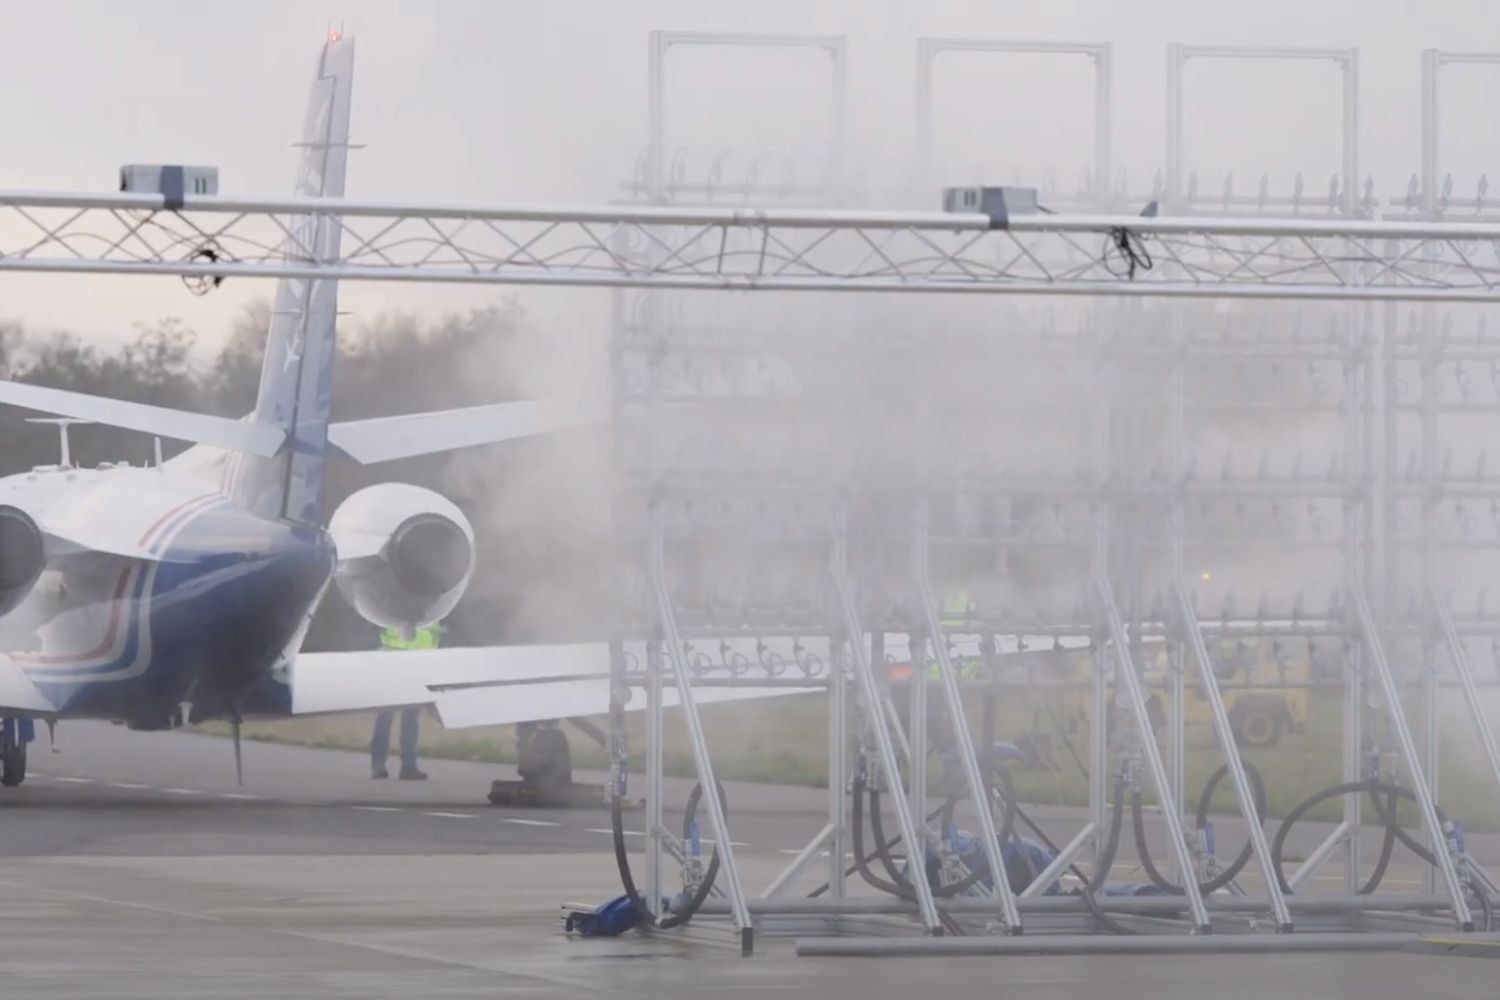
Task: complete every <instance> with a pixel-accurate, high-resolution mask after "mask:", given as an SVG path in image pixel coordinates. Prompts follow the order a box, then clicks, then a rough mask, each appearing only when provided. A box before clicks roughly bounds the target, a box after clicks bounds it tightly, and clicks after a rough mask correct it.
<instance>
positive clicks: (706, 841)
mask: <svg viewBox="0 0 1500 1000" xmlns="http://www.w3.org/2000/svg"><path fill="white" fill-rule="evenodd" d="M699 843H700V844H712V843H713V841H712V840H709V839H708V838H707V837H704V838H702V839H701V840H699ZM729 846H730V847H749V846H750V845H749V844H745V843H741V842H740V841H738V840H731V841H730V842H729Z"/></svg>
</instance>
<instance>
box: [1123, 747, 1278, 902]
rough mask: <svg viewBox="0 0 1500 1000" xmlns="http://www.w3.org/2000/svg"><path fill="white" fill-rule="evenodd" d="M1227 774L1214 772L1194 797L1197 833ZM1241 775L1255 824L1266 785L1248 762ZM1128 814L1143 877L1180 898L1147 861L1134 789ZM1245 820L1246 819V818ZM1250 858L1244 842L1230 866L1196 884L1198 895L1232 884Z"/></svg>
mask: <svg viewBox="0 0 1500 1000" xmlns="http://www.w3.org/2000/svg"><path fill="white" fill-rule="evenodd" d="M1228 773H1229V765H1228V764H1225V765H1224V766H1222V767H1220V768H1219V769H1218V770H1217V771H1215V772H1214V773H1213V777H1211V778H1209V779H1208V784H1206V785H1204V786H1203V794H1202V795H1200V796H1198V814H1197V817H1196V818H1197V824H1198V829H1199V830H1203V829H1204V828H1205V827H1207V826H1208V812H1209V809H1210V808H1212V806H1213V798H1214V792H1215V791H1217V790H1218V788H1219V782H1221V781H1223V780H1224V777H1225V776H1226V775H1227V774H1228ZM1245 773H1246V774H1247V775H1249V777H1250V785H1251V793H1252V795H1253V797H1254V801H1255V816H1256V822H1259V818H1260V817H1262V816H1264V815H1265V814H1266V783H1265V781H1264V780H1263V779H1262V778H1261V774H1260V771H1258V770H1256V769H1255V767H1254V766H1253V765H1251V764H1250V763H1248V762H1247V763H1246V764H1245ZM1130 813H1131V823H1132V827H1133V829H1134V832H1135V849H1136V852H1137V853H1138V854H1139V855H1140V858H1141V867H1142V868H1143V869H1145V871H1146V877H1147V878H1149V879H1150V880H1151V882H1152V884H1153V885H1155V886H1156V887H1157V888H1158V889H1160V890H1162V891H1163V892H1166V893H1169V894H1171V895H1173V896H1181V895H1183V894H1184V892H1183V888H1182V886H1180V885H1177V884H1176V883H1174V882H1172V881H1170V880H1169V879H1167V878H1166V877H1165V876H1164V875H1162V873H1161V871H1160V870H1158V869H1157V867H1156V862H1155V860H1154V859H1153V858H1152V857H1151V848H1150V847H1149V846H1148V845H1147V842H1146V818H1145V808H1144V804H1143V803H1142V801H1141V792H1140V789H1136V790H1135V791H1133V792H1131V793H1130ZM1246 819H1247V820H1248V819H1249V817H1246ZM1254 854H1255V845H1254V844H1253V843H1252V842H1251V841H1250V840H1248V839H1247V840H1246V841H1245V846H1244V848H1243V849H1242V850H1241V851H1240V853H1239V854H1238V855H1237V856H1236V857H1235V859H1234V861H1232V862H1230V864H1229V866H1228V867H1226V868H1225V869H1224V870H1223V871H1222V872H1220V873H1219V874H1217V875H1215V876H1214V877H1213V878H1211V879H1209V880H1208V881H1206V882H1200V883H1198V892H1199V893H1200V894H1202V895H1204V896H1207V895H1209V894H1211V893H1215V892H1218V891H1219V890H1220V889H1222V888H1224V887H1225V886H1226V885H1228V884H1229V883H1230V882H1233V881H1234V880H1235V879H1236V878H1237V877H1239V874H1240V872H1242V871H1244V869H1245V866H1246V865H1248V864H1249V863H1250V859H1251V858H1252V857H1253V856H1254Z"/></svg>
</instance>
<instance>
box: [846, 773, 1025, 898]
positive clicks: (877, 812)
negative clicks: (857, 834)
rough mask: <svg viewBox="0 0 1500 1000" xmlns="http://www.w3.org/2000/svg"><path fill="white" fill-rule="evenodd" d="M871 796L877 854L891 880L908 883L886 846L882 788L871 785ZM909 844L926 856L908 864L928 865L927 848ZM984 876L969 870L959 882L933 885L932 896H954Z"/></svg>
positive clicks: (976, 871) (873, 831)
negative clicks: (881, 802) (882, 813)
mask: <svg viewBox="0 0 1500 1000" xmlns="http://www.w3.org/2000/svg"><path fill="white" fill-rule="evenodd" d="M869 796H870V832H871V833H873V834H874V835H875V841H876V843H877V845H879V846H877V848H876V854H877V856H878V857H879V858H880V863H881V865H882V866H883V867H884V868H885V871H886V874H887V875H889V876H890V877H891V880H892V881H893V882H895V883H896V884H898V885H908V884H909V882H908V880H907V877H906V876H905V875H903V874H902V873H901V870H900V869H899V868H897V867H896V859H895V858H893V857H891V852H890V849H889V848H888V847H885V844H886V843H887V838H886V835H885V822H884V820H882V819H881V809H880V790H879V789H877V788H876V787H875V786H874V785H870V786H869ZM947 829H948V828H947V826H946V825H945V826H944V828H943V831H944V834H945V835H946V833H947ZM907 846H908V849H909V850H910V851H912V852H913V853H915V852H917V851H919V850H922V851H923V854H924V856H923V857H921V858H915V857H908V858H907V861H906V863H907V865H908V866H915V865H918V864H920V865H922V866H923V867H924V868H925V867H926V865H927V858H926V856H925V849H924V847H923V845H920V844H909V845H907ZM983 877H984V871H983V870H982V869H979V870H975V871H971V872H969V874H967V875H965V876H964V877H963V878H961V879H959V880H958V881H957V882H949V883H948V884H947V885H935V886H932V896H933V898H934V899H950V898H952V897H954V896H957V895H960V894H962V893H965V892H967V891H969V890H970V889H972V888H973V887H974V886H976V885H978V884H979V881H980V879H982V878H983ZM994 877H996V878H1004V877H1005V873H1004V872H1003V871H1002V872H998V873H996V874H995V876H994Z"/></svg>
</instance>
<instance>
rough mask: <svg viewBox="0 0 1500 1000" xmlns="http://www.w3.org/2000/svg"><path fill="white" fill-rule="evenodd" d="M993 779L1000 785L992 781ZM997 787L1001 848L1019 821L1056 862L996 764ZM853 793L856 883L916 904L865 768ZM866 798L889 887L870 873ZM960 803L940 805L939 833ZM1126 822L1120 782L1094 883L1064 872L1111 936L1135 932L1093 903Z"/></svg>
mask: <svg viewBox="0 0 1500 1000" xmlns="http://www.w3.org/2000/svg"><path fill="white" fill-rule="evenodd" d="M997 775H998V779H997V777H996V776H997ZM997 781H998V784H1000V786H1001V788H1000V789H999V791H1000V794H1001V795H1002V797H1003V799H1004V808H1005V812H1004V816H1005V820H1004V823H1003V826H1002V829H1003V833H1001V834H1000V840H1001V842H1002V843H1004V842H1005V841H1006V840H1007V839H1009V837H1010V836H1011V835H1012V834H1013V833H1014V830H1015V823H1016V822H1018V821H1019V822H1020V823H1022V824H1024V825H1025V826H1026V828H1027V829H1028V830H1030V831H1031V833H1032V835H1033V836H1035V837H1036V839H1037V840H1038V841H1039V842H1041V843H1042V844H1043V845H1044V846H1045V847H1046V848H1047V849H1048V850H1049V851H1051V852H1052V853H1053V855H1054V856H1055V855H1057V854H1058V853H1060V848H1059V847H1058V846H1057V844H1056V843H1054V842H1053V841H1052V839H1051V838H1050V837H1048V836H1047V834H1046V833H1045V832H1044V831H1043V830H1042V828H1041V827H1040V826H1039V825H1038V824H1037V823H1036V821H1035V820H1033V819H1032V818H1031V817H1030V816H1029V815H1027V813H1026V811H1025V810H1024V809H1022V808H1021V806H1020V802H1019V801H1018V797H1017V795H1016V792H1015V783H1014V780H1013V779H1012V778H1011V776H1010V772H1009V770H1007V769H1006V768H1004V767H1001V766H999V765H998V764H994V763H991V766H990V767H989V769H988V771H987V774H986V782H985V784H986V789H987V790H988V791H989V792H991V793H992V794H993V793H994V792H995V791H996V788H995V785H996V783H997ZM853 793H854V812H853V817H852V820H853V826H854V831H853V836H854V857H855V867H856V868H857V869H858V871H859V874H860V877H862V878H863V879H864V880H865V882H866V883H868V884H869V885H871V886H872V887H874V888H876V889H879V890H880V891H882V892H887V893H890V894H891V895H895V896H899V897H901V898H903V899H908V900H910V899H914V898H915V897H916V893H915V891H914V890H913V889H912V888H911V884H910V882H909V881H907V879H906V878H905V876H904V875H902V874H901V871H900V870H899V869H898V868H897V867H896V863H895V859H894V858H892V857H891V855H890V847H891V846H892V845H894V843H895V842H896V840H897V839H899V838H890V839H887V838H886V837H885V836H884V825H883V823H882V821H881V818H880V815H881V814H880V793H879V792H878V791H877V790H876V789H874V788H868V790H867V781H866V779H865V774H864V768H862V767H861V768H858V769H856V771H855V775H854V788H853ZM866 794H868V796H869V799H870V827H871V832H872V833H874V835H875V837H876V839H877V846H876V849H875V850H874V851H873V852H872V855H869V856H875V857H879V858H880V861H881V864H882V865H883V866H884V867H885V869H886V874H887V875H889V876H890V880H889V881H886V880H885V879H881V878H880V877H879V876H878V875H876V874H875V873H874V872H872V871H870V869H869V856H867V855H866V854H865V851H864V820H863V810H864V799H865V797H866ZM962 798H963V796H962V794H961V793H958V792H955V793H953V794H950V795H949V797H948V799H947V801H945V802H944V803H943V805H942V807H941V808H940V809H939V810H937V811H935V812H934V814H933V815H934V816H941V817H942V820H943V828H944V829H945V830H946V829H950V828H951V823H952V818H953V811H954V809H955V807H956V806H957V804H958V802H959V801H961V800H962ZM927 818H928V819H932V818H933V816H929V817H927ZM1124 819H1125V786H1124V783H1123V782H1121V783H1117V784H1116V785H1115V794H1114V805H1113V808H1112V810H1111V814H1110V824H1109V832H1108V835H1107V836H1106V838H1105V843H1104V849H1103V850H1102V851H1101V852H1100V854H1099V858H1098V864H1097V867H1096V869H1095V872H1094V875H1093V876H1092V877H1090V876H1087V875H1085V874H1084V873H1083V871H1082V870H1081V869H1079V867H1078V866H1077V865H1076V864H1072V865H1069V866H1068V868H1069V871H1071V872H1072V873H1073V876H1074V877H1075V878H1077V879H1078V881H1079V883H1080V884H1081V888H1080V890H1079V896H1080V897H1081V898H1082V900H1083V903H1084V906H1086V907H1087V908H1088V911H1089V914H1090V915H1091V916H1092V917H1093V918H1094V920H1095V922H1096V923H1098V925H1099V926H1100V928H1102V929H1103V930H1106V931H1109V932H1110V933H1113V934H1122V935H1125V934H1133V933H1134V932H1133V931H1132V930H1131V929H1130V928H1129V927H1127V926H1125V925H1124V924H1122V923H1121V922H1120V921H1118V920H1116V919H1114V918H1113V917H1111V916H1110V915H1109V914H1108V913H1106V912H1105V911H1104V909H1103V908H1102V907H1100V906H1099V903H1098V901H1097V900H1096V899H1095V898H1094V897H1095V894H1097V893H1098V892H1099V891H1100V890H1101V889H1103V887H1104V883H1105V880H1106V879H1107V878H1108V877H1109V871H1110V868H1111V867H1113V865H1114V861H1115V857H1116V855H1117V854H1118V853H1119V848H1120V831H1121V830H1122V829H1123V828H1124V825H1125V824H1124ZM910 863H912V864H915V863H916V859H912V861H911V862H910ZM981 875H982V873H970V874H969V875H968V876H965V877H964V878H962V879H960V880H958V881H957V882H953V883H950V884H949V885H946V886H941V887H937V886H934V887H933V896H934V897H935V898H940V899H941V898H947V897H950V896H954V895H957V894H958V893H960V892H963V891H965V890H967V889H968V888H970V887H972V886H973V885H975V884H976V883H977V882H978V881H979V878H980V877H981ZM992 877H995V878H1004V877H1006V876H1005V873H1004V872H1003V871H1002V872H997V873H994V874H993V876H992ZM940 916H941V917H942V919H943V922H944V926H945V927H948V929H949V930H950V931H951V932H952V933H954V934H962V933H963V931H962V928H961V927H960V926H959V925H958V924H957V923H956V922H955V921H953V920H952V918H951V917H949V916H948V915H947V914H940Z"/></svg>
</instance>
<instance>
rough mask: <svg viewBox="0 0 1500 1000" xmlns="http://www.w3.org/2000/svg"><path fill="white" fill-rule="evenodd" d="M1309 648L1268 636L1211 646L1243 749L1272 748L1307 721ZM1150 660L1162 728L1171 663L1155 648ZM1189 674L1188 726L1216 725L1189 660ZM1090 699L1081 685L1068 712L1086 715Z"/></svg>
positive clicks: (1084, 670)
mask: <svg viewBox="0 0 1500 1000" xmlns="http://www.w3.org/2000/svg"><path fill="white" fill-rule="evenodd" d="M1304 647H1305V643H1301V642H1291V641H1281V640H1273V639H1268V638H1263V637H1247V638H1244V639H1224V640H1220V641H1211V642H1210V643H1209V653H1210V655H1211V656H1212V657H1213V658H1214V661H1215V663H1214V676H1215V677H1216V678H1217V679H1218V682H1219V692H1220V694H1221V695H1222V696H1223V698H1224V708H1225V710H1226V711H1227V712H1228V715H1229V726H1230V730H1231V731H1232V732H1233V734H1234V738H1235V742H1236V743H1238V744H1239V745H1240V746H1241V747H1244V748H1265V747H1273V746H1275V745H1276V744H1277V743H1279V742H1281V738H1282V736H1284V735H1285V734H1286V733H1288V732H1292V733H1298V732H1301V731H1302V728H1303V726H1304V725H1305V724H1306V722H1307V703H1308V681H1309V679H1310V668H1309V663H1310V657H1309V656H1308V655H1307V654H1306V650H1305V648H1304ZM1148 649H1151V647H1148ZM1145 659H1146V662H1145V664H1144V668H1145V669H1144V671H1143V673H1144V678H1143V679H1144V680H1145V682H1146V686H1147V692H1148V696H1147V705H1146V708H1147V711H1148V712H1149V713H1150V714H1151V721H1152V724H1153V725H1154V726H1155V727H1157V728H1160V727H1161V726H1162V725H1163V724H1164V723H1165V722H1166V717H1167V693H1166V683H1167V670H1168V666H1169V664H1168V653H1167V648H1166V646H1165V645H1164V644H1162V645H1156V646H1155V648H1154V649H1151V651H1150V652H1149V653H1148V654H1147V656H1146V658H1145ZM1077 665H1078V667H1079V668H1080V669H1079V671H1078V674H1079V679H1080V681H1086V680H1087V678H1088V671H1089V670H1090V669H1091V665H1090V662H1089V659H1088V658H1087V657H1078V658H1077ZM1184 670H1185V672H1184V685H1183V687H1184V692H1183V700H1182V701H1183V704H1182V712H1183V718H1184V721H1185V722H1186V724H1188V725H1201V726H1211V725H1212V724H1213V712H1212V710H1211V709H1210V707H1209V704H1208V699H1207V698H1206V697H1205V696H1204V694H1203V682H1202V675H1201V673H1200V672H1199V669H1198V665H1197V664H1196V663H1194V662H1192V661H1191V660H1189V661H1188V662H1187V663H1186V664H1185V665H1184ZM1088 697H1089V696H1088V693H1087V690H1086V687H1083V686H1080V687H1079V688H1078V689H1075V690H1074V691H1073V692H1072V693H1070V694H1069V695H1068V697H1067V700H1068V702H1069V704H1068V708H1069V709H1074V710H1078V711H1082V712H1084V713H1085V714H1086V712H1087V706H1088ZM1070 714H1071V713H1070Z"/></svg>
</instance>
